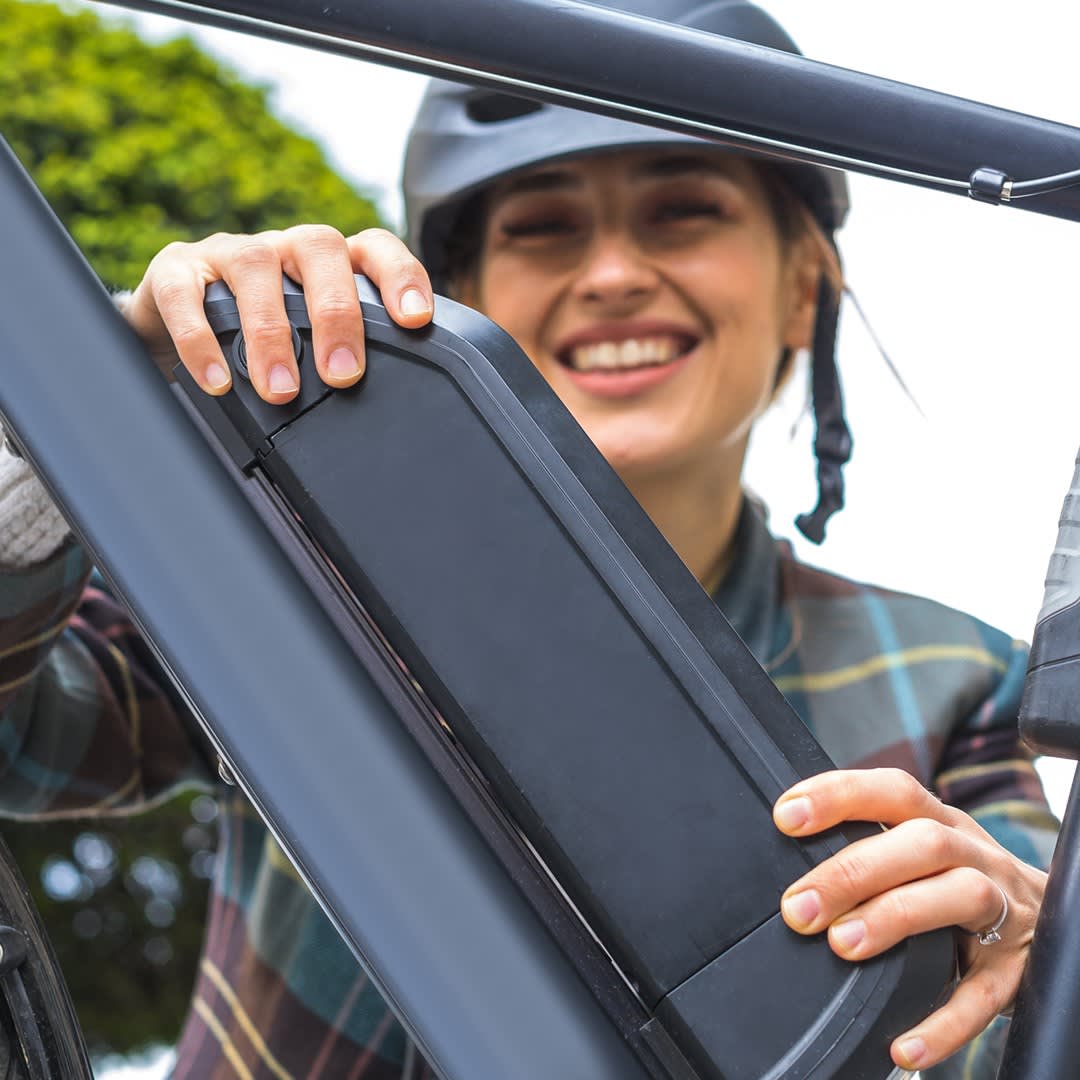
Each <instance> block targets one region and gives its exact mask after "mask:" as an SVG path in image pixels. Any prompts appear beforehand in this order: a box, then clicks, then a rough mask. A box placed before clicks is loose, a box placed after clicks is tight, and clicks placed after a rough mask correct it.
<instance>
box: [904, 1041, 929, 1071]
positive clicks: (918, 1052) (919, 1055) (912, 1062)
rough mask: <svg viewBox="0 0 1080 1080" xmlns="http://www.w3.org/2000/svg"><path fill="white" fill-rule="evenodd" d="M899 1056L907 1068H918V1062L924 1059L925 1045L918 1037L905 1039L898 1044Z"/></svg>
mask: <svg viewBox="0 0 1080 1080" xmlns="http://www.w3.org/2000/svg"><path fill="white" fill-rule="evenodd" d="M900 1056H901V1057H902V1058H903V1059H904V1064H905V1065H907V1066H908V1068H911V1069H914V1068H915V1067H916V1066H918V1064H919V1062H920V1061H922V1059H923V1058H924V1057H926V1043H924V1042H923V1041H922V1039H920V1038H919V1037H918V1036H915V1038H912V1039H905V1040H904V1041H903V1042H902V1043H901V1044H900Z"/></svg>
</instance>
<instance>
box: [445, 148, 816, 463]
mask: <svg viewBox="0 0 1080 1080" xmlns="http://www.w3.org/2000/svg"><path fill="white" fill-rule="evenodd" d="M808 247H809V245H807V244H805V243H802V242H799V243H795V244H793V245H792V250H791V251H790V252H789V251H786V250H785V247H784V245H783V244H782V242H781V240H780V236H779V234H778V231H777V226H776V224H775V222H774V220H773V216H772V212H771V210H770V204H769V200H768V196H767V194H766V192H765V189H764V187H763V185H762V182H761V180H760V178H759V175H758V173H757V172H756V171H755V169H754V167H753V166H752V165H751V164H749V163H748V162H747V161H746V160H743V159H740V158H738V157H736V156H733V155H730V154H724V153H720V152H710V151H708V150H704V151H698V150H691V149H687V148H679V149H663V150H659V151H658V150H647V151H619V152H612V153H607V154H601V155H596V156H589V157H585V158H581V159H577V160H571V161H567V162H560V163H557V164H553V165H545V166H541V167H538V168H536V169H533V170H531V171H529V172H523V173H520V174H516V175H515V176H514V177H512V178H510V179H508V180H506V181H503V182H502V183H500V184H498V185H497V186H496V188H495V189H494V190H493V192H492V197H491V200H490V203H489V213H488V216H487V220H486V224H485V231H484V235H483V243H482V248H481V257H480V261H479V266H478V269H477V272H476V274H475V276H474V278H473V279H472V281H471V282H470V283H469V284H468V285H467V286H466V288H465V289H464V297H463V298H464V299H465V300H466V301H467V302H470V303H473V304H474V305H475V306H477V307H479V308H480V309H481V310H483V311H484V312H485V313H486V314H487V315H488V316H490V317H491V318H492V319H494V320H495V321H496V322H497V323H499V324H500V325H501V326H502V327H503V328H504V329H506V330H507V331H508V332H509V333H510V334H511V335H512V336H513V337H514V338H515V339H516V340H517V341H518V343H519V344H520V345H521V346H522V347H523V348H524V350H525V351H526V353H528V355H529V356H530V358H531V359H532V361H533V363H534V364H536V366H537V367H538V368H539V369H540V371H541V373H542V374H543V375H544V376H545V378H546V379H547V380H548V382H549V383H550V384H551V385H552V387H553V388H554V389H555V391H556V393H557V394H558V395H559V397H560V398H561V399H562V401H563V402H564V403H565V404H566V406H567V407H568V408H569V409H570V411H571V413H573V415H574V416H575V418H576V419H577V420H578V422H579V423H580V424H581V425H582V427H583V428H584V429H585V431H586V432H587V433H588V434H589V436H590V437H591V438H592V440H593V441H594V442H595V443H596V445H597V446H598V447H599V449H600V451H601V452H602V453H603V454H604V456H605V457H606V458H607V460H608V461H609V462H610V463H611V465H612V466H613V467H614V468H615V469H616V470H617V471H618V472H619V473H620V474H621V475H622V476H623V479H624V480H626V481H627V482H628V483H631V484H633V481H634V480H647V479H654V478H657V477H661V478H671V479H678V477H680V476H681V475H687V474H688V471H690V472H693V471H696V470H699V469H704V470H705V471H706V473H709V472H711V473H716V472H717V470H720V471H721V473H726V474H728V475H731V471H732V469H734V475H735V476H736V477H737V475H738V470H739V469H740V468H741V462H742V455H743V452H744V450H745V444H746V439H747V436H748V434H749V430H750V426H751V424H752V423H753V421H754V419H755V418H756V417H757V416H758V415H759V414H760V413H761V411H762V410H763V409H764V408H765V407H766V406H767V405H768V403H769V401H770V399H771V397H772V395H773V392H774V389H775V385H776V379H777V366H778V363H779V360H780V357H781V354H782V351H783V350H784V349H785V348H803V347H805V346H807V345H808V343H809V341H810V335H811V330H812V325H813V313H814V307H813V305H814V300H815V299H816V273H817V263H816V261H815V260H814V259H813V258H811V257H809V255H808V254H807V249H808Z"/></svg>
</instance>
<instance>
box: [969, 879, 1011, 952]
mask: <svg viewBox="0 0 1080 1080" xmlns="http://www.w3.org/2000/svg"><path fill="white" fill-rule="evenodd" d="M994 884H995V885H997V891H998V892H999V893H1001V914H1000V915H999V916H998V917H997V922H995V923H994V925H993V926H989V927H987V928H986V929H985V930H979V931H978V932H977V933H976V934H975V937H976V938H977V939H978V942H979V944H980V945H996V944H997V943H998V942H999V941H1000V940H1001V935H1000V934H999V933H998V931H999V930H1000V929H1001V928H1002V926H1004V925H1005V920H1006V919H1007V918H1008V917H1009V898H1008V897H1007V896H1006V895H1005V890H1004V889H1003V888H1002V887H1001V886H1000V885H998V884H997V882H996V881H995V882H994Z"/></svg>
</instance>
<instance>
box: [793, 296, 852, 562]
mask: <svg viewBox="0 0 1080 1080" xmlns="http://www.w3.org/2000/svg"><path fill="white" fill-rule="evenodd" d="M839 316H840V296H839V294H838V292H837V291H836V289H835V288H833V286H832V284H831V282H829V280H828V279H827V278H826V277H825V276H824V275H823V276H822V278H821V283H820V285H819V286H818V306H817V316H816V321H815V325H814V350H813V354H812V359H811V365H812V381H811V393H812V395H813V403H814V425H815V429H816V430H815V434H814V456H815V457H816V458H817V482H818V501H817V506H815V507H814V509H813V510H812V511H811V512H810V513H809V514H800V515H799V516H798V517H797V518H796V519H795V524H796V526H797V527H798V529H799V531H800V532H801V533H802V534H803V536H805V537H806V538H807V539H808V540H811V541H812V542H813V543H815V544H820V543H821V542H822V541H823V540H824V539H825V525H826V523H827V522H828V520H829V518H830V517H832V515H833V514H835V513H836V512H837V510H842V509H843V507H844V472H843V470H844V465H845V464H846V463H847V462H848V461H849V460H850V458H851V448H852V439H851V431H850V429H849V428H848V425H847V420H846V419H845V418H844V398H843V394H842V393H841V389H840V374H839V372H838V371H837V368H836V332H837V323H838V321H839Z"/></svg>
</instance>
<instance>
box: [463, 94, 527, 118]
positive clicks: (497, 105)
mask: <svg viewBox="0 0 1080 1080" xmlns="http://www.w3.org/2000/svg"><path fill="white" fill-rule="evenodd" d="M543 107H544V106H543V105H542V104H541V103H540V102H539V101H528V100H526V99H525V98H519V97H513V96H511V95H510V94H475V95H473V96H472V97H470V98H469V100H468V101H467V102H466V103H465V112H466V113H467V115H468V117H469V119H470V120H472V121H473V122H474V123H477V124H501V123H502V122H503V121H505V120H517V119H518V118H519V117H522V116H529V115H530V114H531V113H535V112H539V111H540V110H541V109H542V108H543Z"/></svg>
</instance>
